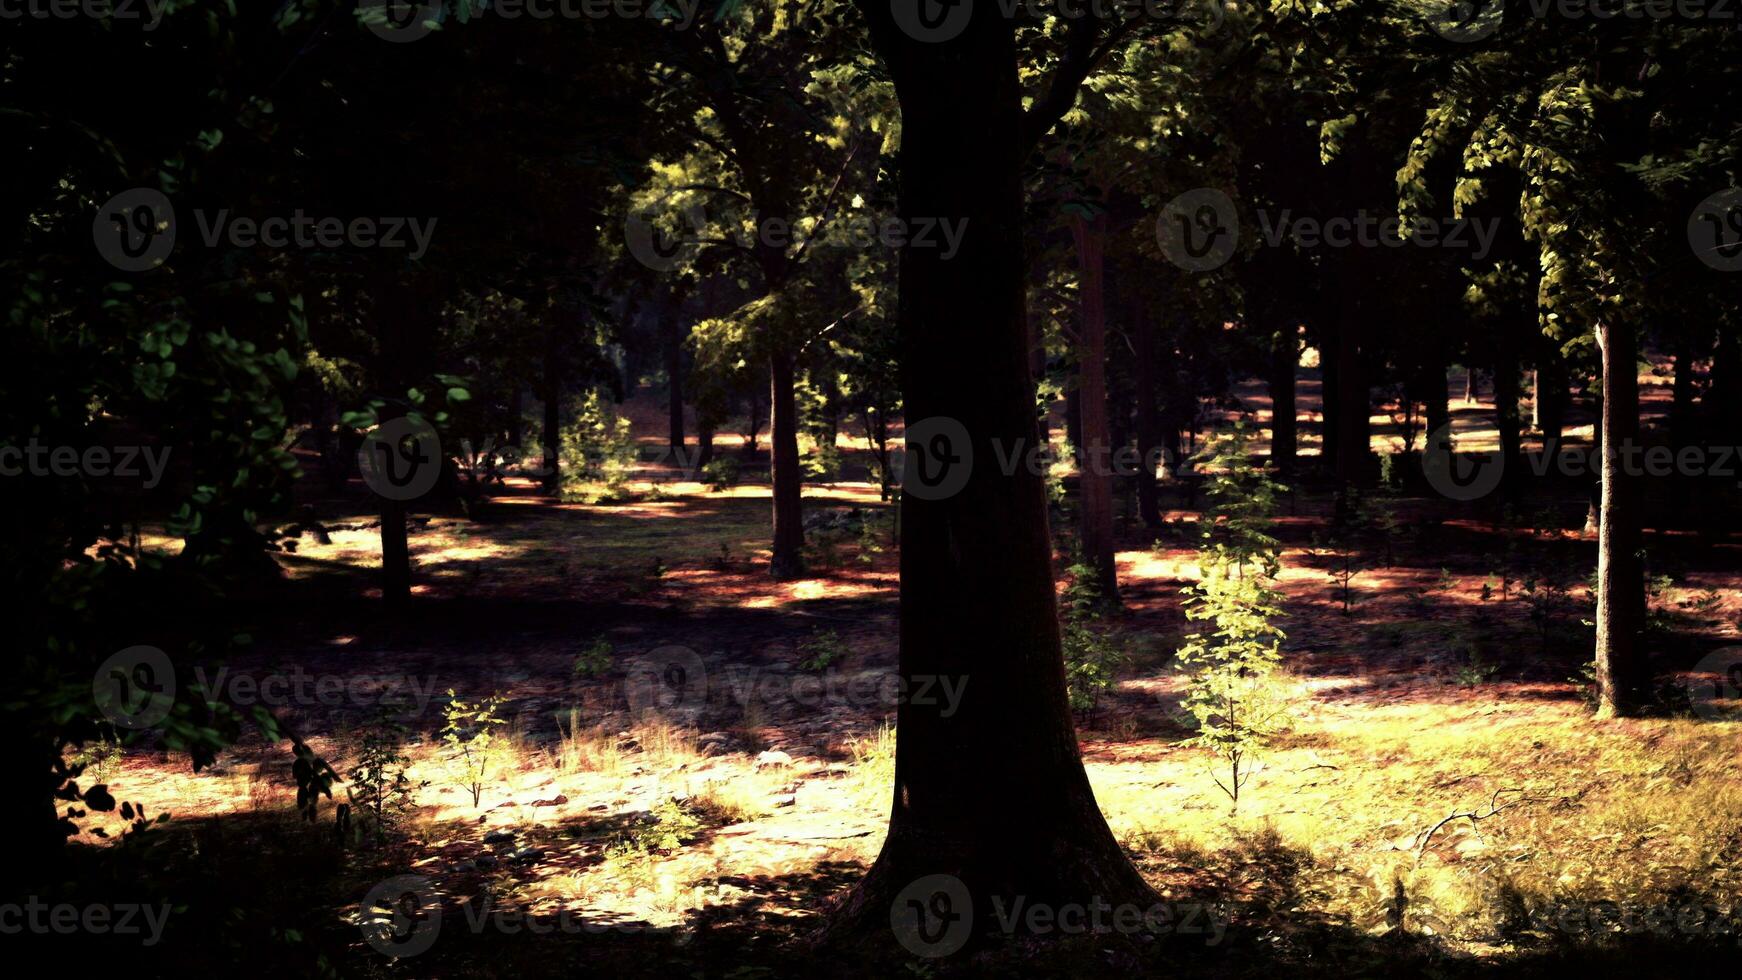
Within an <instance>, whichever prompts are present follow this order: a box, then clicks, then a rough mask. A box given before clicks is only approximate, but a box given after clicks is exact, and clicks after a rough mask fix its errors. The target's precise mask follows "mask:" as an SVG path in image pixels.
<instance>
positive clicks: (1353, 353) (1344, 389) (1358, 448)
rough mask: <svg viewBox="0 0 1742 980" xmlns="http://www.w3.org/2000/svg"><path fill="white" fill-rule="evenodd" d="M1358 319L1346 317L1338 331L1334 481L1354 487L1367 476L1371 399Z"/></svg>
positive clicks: (1369, 448) (1356, 317)
mask: <svg viewBox="0 0 1742 980" xmlns="http://www.w3.org/2000/svg"><path fill="white" fill-rule="evenodd" d="M1361 334H1362V330H1361V320H1360V315H1359V313H1357V314H1356V315H1354V316H1348V317H1346V318H1345V319H1344V320H1343V322H1342V323H1341V324H1340V325H1339V329H1338V332H1337V456H1336V467H1337V469H1336V473H1337V482H1338V483H1339V484H1341V485H1342V486H1344V487H1351V486H1357V485H1359V484H1361V483H1363V482H1364V481H1365V480H1366V477H1367V457H1368V456H1369V455H1370V454H1371V452H1372V449H1371V446H1370V443H1371V442H1372V438H1371V427H1372V420H1371V418H1370V417H1369V416H1370V415H1371V414H1372V397H1371V395H1370V394H1369V392H1368V389H1367V375H1366V371H1365V370H1364V368H1363V365H1362V363H1361Z"/></svg>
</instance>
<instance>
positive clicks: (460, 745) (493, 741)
mask: <svg viewBox="0 0 1742 980" xmlns="http://www.w3.org/2000/svg"><path fill="white" fill-rule="evenodd" d="M507 700H508V699H507V698H506V697H504V696H503V695H501V694H492V695H490V696H489V697H486V698H483V699H482V700H478V701H465V700H462V699H460V698H458V697H456V696H455V695H454V691H453V689H452V688H449V689H448V701H447V704H446V705H445V706H444V707H443V708H442V717H443V722H444V723H443V725H442V734H441V738H442V744H443V745H445V746H446V747H447V753H448V766H449V771H450V772H451V773H452V774H453V776H454V778H455V779H457V780H458V784H459V786H460V788H461V789H464V790H466V791H467V792H468V793H471V794H472V805H473V806H474V807H475V806H477V805H478V801H479V800H480V799H481V798H482V797H483V795H484V786H485V781H486V780H487V779H488V778H489V776H490V774H491V773H492V772H494V771H495V770H496V768H497V767H498V766H499V765H500V764H501V763H502V762H503V760H505V759H506V758H507V756H508V749H509V746H508V743H507V741H506V740H505V739H504V737H503V736H504V734H505V733H504V732H503V731H500V729H501V728H502V727H503V726H505V725H507V724H508V721H507V719H505V718H503V717H502V714H501V712H502V706H503V705H504V704H506V703H507Z"/></svg>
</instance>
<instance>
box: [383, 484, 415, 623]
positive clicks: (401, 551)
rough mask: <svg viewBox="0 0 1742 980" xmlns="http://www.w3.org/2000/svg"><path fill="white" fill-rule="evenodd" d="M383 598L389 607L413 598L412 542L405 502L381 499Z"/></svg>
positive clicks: (400, 604)
mask: <svg viewBox="0 0 1742 980" xmlns="http://www.w3.org/2000/svg"><path fill="white" fill-rule="evenodd" d="M381 598H382V600H383V601H384V602H386V603H387V604H388V605H389V606H403V605H405V604H406V603H408V602H410V601H411V542H410V539H409V538H408V537H407V536H406V533H405V504H404V502H403V501H398V500H390V499H388V498H386V497H383V498H381Z"/></svg>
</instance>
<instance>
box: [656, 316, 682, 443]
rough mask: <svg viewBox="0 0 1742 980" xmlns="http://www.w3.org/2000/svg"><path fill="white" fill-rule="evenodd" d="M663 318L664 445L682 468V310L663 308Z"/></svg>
mask: <svg viewBox="0 0 1742 980" xmlns="http://www.w3.org/2000/svg"><path fill="white" fill-rule="evenodd" d="M661 312H662V315H663V316H665V318H666V324H665V331H666V333H665V378H666V387H667V391H666V419H667V432H666V440H665V442H666V446H667V448H669V449H670V450H671V458H672V461H673V462H675V463H677V464H678V465H679V466H681V465H683V453H684V423H683V330H682V328H680V327H679V326H678V322H679V321H678V318H679V317H680V316H681V315H682V307H681V306H680V305H677V304H671V305H668V306H666V307H665V308H664V309H663V310H662V311H661Z"/></svg>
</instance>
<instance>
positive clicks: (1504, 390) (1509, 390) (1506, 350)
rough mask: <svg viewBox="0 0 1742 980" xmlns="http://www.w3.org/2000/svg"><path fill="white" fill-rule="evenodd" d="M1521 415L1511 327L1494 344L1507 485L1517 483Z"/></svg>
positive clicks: (1496, 412)
mask: <svg viewBox="0 0 1742 980" xmlns="http://www.w3.org/2000/svg"><path fill="white" fill-rule="evenodd" d="M1533 312H1534V311H1533ZM1521 415H1522V413H1521V412H1520V411H1519V390H1518V349H1517V344H1516V342H1515V339H1514V338H1513V337H1512V334H1511V331H1503V332H1502V334H1501V337H1500V341H1499V343H1498V344H1496V345H1495V360H1494V425H1495V428H1496V429H1497V430H1498V431H1499V437H1500V459H1501V462H1502V464H1503V466H1504V469H1502V470H1501V474H1502V477H1501V478H1502V480H1503V481H1504V483H1505V485H1506V486H1507V487H1508V488H1516V487H1518V486H1519V480H1518V475H1519V471H1520V469H1521V467H1520V466H1519V462H1520V460H1519V448H1520V446H1521V445H1522V444H1523V436H1522V434H1521V431H1520V427H1521V421H1522V420H1521Z"/></svg>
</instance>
